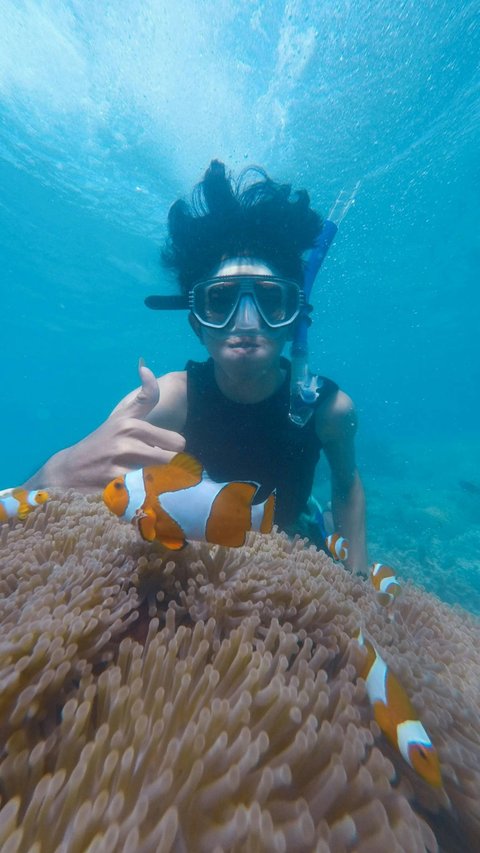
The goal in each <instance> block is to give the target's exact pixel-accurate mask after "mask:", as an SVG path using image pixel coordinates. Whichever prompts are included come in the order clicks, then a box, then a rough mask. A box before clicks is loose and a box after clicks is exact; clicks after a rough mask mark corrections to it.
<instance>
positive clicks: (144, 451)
mask: <svg viewBox="0 0 480 853" xmlns="http://www.w3.org/2000/svg"><path fill="white" fill-rule="evenodd" d="M139 372H140V379H141V381H142V385H141V387H140V388H137V389H136V390H135V391H132V392H131V393H130V394H128V395H127V396H126V397H124V399H123V400H121V402H120V403H119V404H118V405H117V406H116V407H115V409H114V410H113V412H112V414H111V415H110V416H109V417H108V418H107V420H106V421H104V423H103V424H101V425H100V426H99V427H98V429H96V430H94V432H92V433H90V434H89V435H87V436H86V437H85V438H83V439H82V440H81V441H79V442H78V443H77V444H74V445H72V447H67V448H65V450H60V452H59V453H56V454H55V455H54V456H52V457H51V458H50V459H49V460H48V461H47V462H46V463H45V465H43V466H42V468H40V470H39V471H37V472H36V474H34V475H33V477H31V478H30V479H29V480H28V481H27V483H25V486H26V487H28V488H33V489H35V488H40V487H44V486H47V487H48V486H59V487H61V488H70V487H74V488H77V489H83V490H85V491H91V490H95V489H99V488H103V487H104V486H105V485H106V484H107V483H108V482H109V481H110V480H112V479H113V478H114V477H118V476H119V474H123V473H125V471H128V470H132V469H135V468H142V467H143V466H144V465H160V464H163V463H165V462H168V461H169V460H170V459H171V458H172V456H173V455H174V454H175V453H179V452H180V451H182V450H183V448H184V446H185V440H184V439H183V436H181V435H180V434H179V432H180V430H181V429H183V426H184V423H185V418H186V380H185V374H184V373H168V374H166V375H165V376H162V377H161V378H160V379H156V378H155V376H154V375H153V373H152V371H151V370H149V369H148V367H145V366H143V365H140V367H139Z"/></svg>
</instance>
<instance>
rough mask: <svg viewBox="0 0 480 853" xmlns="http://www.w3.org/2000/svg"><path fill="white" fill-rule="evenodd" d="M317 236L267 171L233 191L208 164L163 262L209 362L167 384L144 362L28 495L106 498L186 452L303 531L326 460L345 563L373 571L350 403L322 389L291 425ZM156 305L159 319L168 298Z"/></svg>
mask: <svg viewBox="0 0 480 853" xmlns="http://www.w3.org/2000/svg"><path fill="white" fill-rule="evenodd" d="M321 231H322V220H321V218H320V216H319V215H318V214H317V213H315V212H314V211H313V210H312V209H311V207H310V202H309V197H308V194H307V193H306V192H305V191H302V192H299V193H297V194H296V195H295V196H294V197H293V198H291V190H290V187H289V186H287V185H279V184H276V183H274V182H273V181H271V180H270V179H269V178H268V177H267V176H266V175H265V174H264V173H263V172H260V171H259V172H256V173H255V180H254V181H253V182H252V180H251V176H250V174H249V172H247V173H246V177H245V178H244V179H243V180H241V181H240V182H239V183H238V184H237V185H234V184H233V182H232V181H231V179H229V177H228V176H227V175H226V174H225V167H224V165H223V164H222V163H220V162H218V161H212V163H211V164H210V167H209V169H208V170H207V172H206V173H205V176H204V179H203V181H202V182H201V183H200V184H199V185H198V186H197V187H196V188H195V191H194V193H193V196H192V203H191V205H188V204H187V203H186V202H184V201H182V200H180V201H177V202H176V203H175V204H174V205H173V206H172V208H171V209H170V213H169V240H168V244H167V247H166V249H165V251H164V253H163V258H164V261H165V262H166V264H167V265H168V266H169V267H170V268H172V269H174V270H175V271H176V273H177V276H178V281H179V284H180V288H181V292H182V296H181V297H177V298H176V299H177V301H178V306H182V307H187V306H188V307H189V309H190V313H189V321H190V325H191V327H192V328H193V330H194V332H195V334H196V335H197V337H198V338H199V340H200V341H201V342H202V344H203V345H204V346H205V348H206V350H207V352H208V354H209V356H210V357H209V359H208V360H207V361H205V362H201V363H196V362H193V361H189V362H188V363H187V365H186V368H185V370H182V371H178V372H173V373H169V374H166V375H164V376H161V377H159V378H158V379H157V378H155V376H154V375H153V373H152V372H151V371H150V370H149V369H148V368H147V367H146V366H145V365H143V364H142V363H141V364H140V366H139V372H140V379H141V383H142V384H141V387H140V388H139V389H137V390H135V391H132V392H131V393H130V394H128V395H127V396H126V397H125V398H124V399H123V400H122V401H121V402H120V403H119V404H118V405H117V406H116V408H115V409H114V410H113V412H112V414H111V415H110V417H109V418H107V420H106V421H105V422H104V423H103V424H101V426H100V427H99V428H98V429H96V430H95V431H94V432H92V433H91V434H89V435H87V436H86V437H85V438H84V439H83V440H81V441H80V442H78V443H77V444H75V445H73V446H72V447H69V448H66V449H65V450H61V451H60V452H59V453H57V454H55V455H54V456H52V457H51V458H50V459H49V460H48V461H47V462H46V463H45V465H44V466H43V467H42V468H41V469H40V470H39V471H38V472H37V473H36V474H35V475H34V476H33V477H32V478H31V479H30V480H29V481H28V483H27V484H26V486H27V487H28V488H38V487H40V486H41V487H46V486H60V487H75V488H79V489H84V490H89V491H91V490H93V489H100V488H102V489H103V488H104V487H105V485H106V484H107V483H108V482H109V481H110V480H112V479H113V478H115V477H118V476H120V475H122V474H124V473H125V472H126V471H129V470H133V469H138V468H140V467H142V466H145V465H158V464H162V463H166V462H168V461H169V460H170V459H171V458H172V457H173V456H174V455H175V454H176V453H179V452H181V451H183V450H186V451H187V452H188V453H190V454H192V455H193V456H194V457H196V458H197V459H198V460H199V461H200V462H201V464H202V465H203V466H204V468H205V470H206V471H208V474H209V476H210V477H211V478H212V479H213V480H215V481H221V482H228V481H235V480H236V481H238V480H248V481H255V482H257V483H260V484H261V487H262V488H261V494H259V500H260V499H262V500H265V499H266V498H267V497H268V495H269V494H270V493H271V492H273V491H275V492H276V510H275V522H276V523H277V524H278V525H279V527H280V528H281V529H283V530H286V531H287V532H288V533H290V534H292V533H295V532H296V531H298V532H300V533H302V532H304V531H303V529H302V527H301V522H300V519H301V518H305V515H306V514H307V513H308V500H309V497H310V494H311V491H312V485H313V479H314V473H315V467H316V464H317V462H318V459H319V455H320V451H321V450H322V449H323V451H324V453H325V456H326V459H327V461H328V463H329V466H330V471H331V489H332V513H333V521H334V526H335V530H336V531H338V533H339V534H341V535H342V536H344V537H345V538H347V539H348V541H349V544H350V547H349V554H348V558H347V560H346V561H345V564H346V565H347V566H348V567H349V568H351V569H353V570H357V571H361V572H366V567H367V556H366V545H365V499H364V492H363V487H362V483H361V480H360V477H359V474H358V471H357V467H356V462H355V449H354V436H355V431H356V415H355V409H354V405H353V403H352V400H351V399H350V398H349V397H348V396H347V395H346V394H345V393H344V392H343V391H341V390H340V389H339V388H338V386H337V385H336V384H335V383H334V382H333V381H332V380H330V379H327V378H326V377H314V378H315V380H316V384H315V394H314V396H313V399H312V404H311V410H309V412H308V416H307V417H303V416H302V417H301V418H298V417H296V415H295V413H294V414H293V416H292V395H291V365H290V362H289V361H288V360H287V359H286V358H284V357H283V356H282V351H283V349H284V347H285V345H286V344H287V342H288V341H291V340H292V339H293V336H294V332H295V328H296V324H298V322H299V318H301V317H303V318H304V316H305V305H304V301H305V300H304V290H303V282H304V267H303V264H302V254H303V253H304V252H305V251H306V250H308V249H311V248H312V247H313V246H314V244H315V241H316V239H317V238H318V236H319V234H320V233H321ZM174 299H175V298H174ZM170 302H172V299H171V298H170ZM146 304H147V305H148V307H150V308H163V307H165V298H164V297H149V298H148V299H147V300H146ZM310 415H311V416H310ZM322 537H323V534H322V536H320V537H319V538H320V539H321V538H322ZM313 538H314V537H313Z"/></svg>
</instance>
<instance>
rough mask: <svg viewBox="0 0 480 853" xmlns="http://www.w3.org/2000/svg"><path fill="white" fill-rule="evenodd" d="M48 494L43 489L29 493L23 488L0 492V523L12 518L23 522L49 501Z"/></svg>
mask: <svg viewBox="0 0 480 853" xmlns="http://www.w3.org/2000/svg"><path fill="white" fill-rule="evenodd" d="M48 498H49V495H48V492H45V491H44V490H43V489H36V490H35V491H32V492H31V491H28V489H22V487H21V486H19V487H18V488H15V489H4V490H3V491H2V492H0V522H3V521H9V520H10V519H12V518H20V519H22V521H23V520H24V519H25V518H26V517H27V515H30V513H31V512H33V510H34V509H38V507H39V506H41V505H42V504H44V503H45V502H46V501H48Z"/></svg>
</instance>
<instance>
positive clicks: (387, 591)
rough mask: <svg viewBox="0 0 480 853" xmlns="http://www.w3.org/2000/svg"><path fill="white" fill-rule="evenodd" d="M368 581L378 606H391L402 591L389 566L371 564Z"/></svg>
mask: <svg viewBox="0 0 480 853" xmlns="http://www.w3.org/2000/svg"><path fill="white" fill-rule="evenodd" d="M370 580H371V582H372V585H373V588H374V589H375V590H376V592H377V600H378V602H379V603H380V604H383V605H384V606H388V605H390V604H392V602H393V601H394V599H395V598H396V597H397V595H398V594H399V593H400V592H401V591H402V587H401V584H400V582H399V581H398V580H397V578H396V576H395V572H394V570H393V569H392V568H390V566H386V565H385V564H384V563H373V565H372V567H371V569H370Z"/></svg>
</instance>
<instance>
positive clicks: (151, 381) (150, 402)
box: [122, 359, 160, 418]
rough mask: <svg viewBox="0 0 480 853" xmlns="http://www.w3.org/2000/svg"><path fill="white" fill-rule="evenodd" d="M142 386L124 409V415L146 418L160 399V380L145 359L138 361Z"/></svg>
mask: <svg viewBox="0 0 480 853" xmlns="http://www.w3.org/2000/svg"><path fill="white" fill-rule="evenodd" d="M138 372H139V374H140V380H141V383H142V385H141V388H139V390H138V391H137V393H136V394H135V396H134V397H133V398H132V399H131V400H130V402H129V403H128V404H127V406H126V407H125V408H124V409H123V410H122V415H127V416H130V417H133V418H145V417H146V416H147V415H149V414H150V412H151V411H152V409H154V408H155V406H156V405H157V403H158V401H159V399H160V389H159V387H158V382H157V380H156V378H155V376H154V374H153V373H152V371H151V370H150V368H149V367H147V366H146V364H144V362H143V359H140V361H139V362H138Z"/></svg>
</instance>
